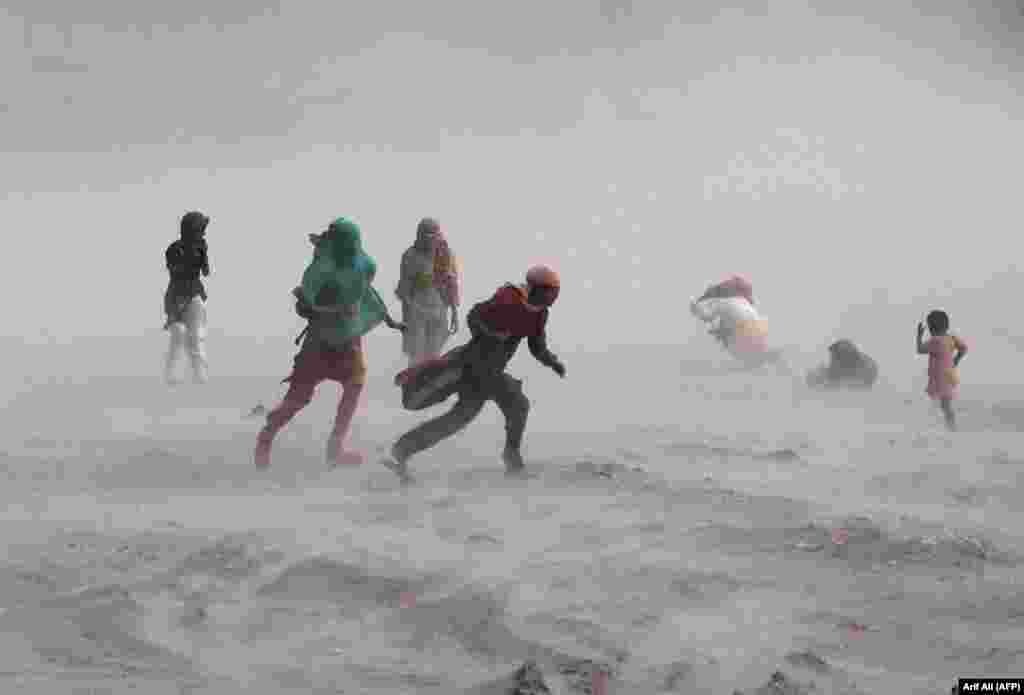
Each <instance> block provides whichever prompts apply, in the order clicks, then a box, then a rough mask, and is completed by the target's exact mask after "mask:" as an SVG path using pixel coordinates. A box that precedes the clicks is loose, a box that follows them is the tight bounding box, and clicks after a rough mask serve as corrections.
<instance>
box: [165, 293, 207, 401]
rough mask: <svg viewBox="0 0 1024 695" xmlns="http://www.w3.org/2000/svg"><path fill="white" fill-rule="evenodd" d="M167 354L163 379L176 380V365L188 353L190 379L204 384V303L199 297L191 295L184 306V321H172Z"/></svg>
mask: <svg viewBox="0 0 1024 695" xmlns="http://www.w3.org/2000/svg"><path fill="white" fill-rule="evenodd" d="M167 330H168V333H170V340H169V345H168V346H167V355H166V357H165V359H164V379H165V380H166V381H167V382H169V383H174V382H177V381H178V379H177V375H176V372H177V366H178V362H179V361H180V359H181V358H182V357H183V356H184V355H185V354H188V357H189V361H190V362H191V364H192V380H193V381H195V382H196V383H197V384H204V383H206V380H207V378H208V376H209V375H208V364H207V360H206V305H205V304H204V303H203V300H202V298H201V297H193V298H192V301H191V302H189V304H188V306H187V307H186V308H185V322H184V323H181V322H177V323H172V324H171V325H170V326H169V327H168V329H167Z"/></svg>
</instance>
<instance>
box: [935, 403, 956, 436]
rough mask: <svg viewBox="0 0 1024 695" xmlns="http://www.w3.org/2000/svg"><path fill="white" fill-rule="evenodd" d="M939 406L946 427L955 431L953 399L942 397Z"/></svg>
mask: <svg viewBox="0 0 1024 695" xmlns="http://www.w3.org/2000/svg"><path fill="white" fill-rule="evenodd" d="M939 407H941V408H942V415H943V417H944V418H945V419H946V429H948V430H949V431H950V432H956V415H955V414H954V413H953V400H952V399H950V398H943V399H942V400H941V401H939Z"/></svg>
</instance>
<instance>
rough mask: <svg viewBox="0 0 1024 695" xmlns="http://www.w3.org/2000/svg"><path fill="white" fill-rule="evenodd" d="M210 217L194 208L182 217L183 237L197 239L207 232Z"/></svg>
mask: <svg viewBox="0 0 1024 695" xmlns="http://www.w3.org/2000/svg"><path fill="white" fill-rule="evenodd" d="M208 224H210V218H209V217H207V216H206V215H204V214H203V213H201V212H198V211H196V210H192V211H191V212H186V213H185V215H184V216H183V217H182V218H181V238H182V239H188V240H195V239H198V238H199V237H201V236H203V235H204V234H205V233H206V226H207V225H208Z"/></svg>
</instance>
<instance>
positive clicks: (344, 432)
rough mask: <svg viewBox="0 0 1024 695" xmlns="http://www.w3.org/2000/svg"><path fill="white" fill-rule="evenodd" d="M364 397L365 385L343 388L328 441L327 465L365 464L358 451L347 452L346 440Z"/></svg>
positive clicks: (354, 384) (348, 385)
mask: <svg viewBox="0 0 1024 695" xmlns="http://www.w3.org/2000/svg"><path fill="white" fill-rule="evenodd" d="M362 395H363V384H362V383H352V382H349V383H348V384H345V385H344V386H343V387H342V393H341V401H340V402H339V403H338V412H337V415H336V416H335V419H334V429H333V430H332V431H331V436H330V438H329V439H328V440H327V465H329V466H337V465H342V464H348V465H358V464H360V463H362V462H363V455H362V454H360V453H359V452H358V451H346V450H345V440H346V439H347V438H348V434H349V431H350V430H351V429H352V418H353V417H354V416H355V414H356V410H357V409H358V408H359V401H360V398H361V397H362Z"/></svg>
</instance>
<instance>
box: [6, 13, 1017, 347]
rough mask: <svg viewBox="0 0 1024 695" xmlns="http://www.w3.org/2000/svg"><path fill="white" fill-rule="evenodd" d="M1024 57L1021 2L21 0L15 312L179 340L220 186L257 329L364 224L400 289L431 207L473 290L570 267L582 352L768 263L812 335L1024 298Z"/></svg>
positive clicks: (216, 281) (649, 325) (10, 126)
mask: <svg viewBox="0 0 1024 695" xmlns="http://www.w3.org/2000/svg"><path fill="white" fill-rule="evenodd" d="M680 7H683V8H684V9H680ZM765 8H770V9H765ZM1022 46H1024V13H1022V11H1021V6H1020V3H1015V2H1009V1H1008V2H1002V3H997V2H994V1H993V2H970V3H969V2H966V1H965V2H952V1H947V0H928V1H927V2H925V1H921V2H916V3H910V2H906V0H886V1H874V0H868V1H867V2H859V3H849V2H842V3H840V2H816V3H814V2H790V1H788V0H779V1H776V2H763V0H760V1H758V2H748V3H717V2H707V3H704V2H686V3H680V2H668V1H660V0H652V1H650V2H642V1H636V2H625V1H622V0H619V1H612V0H559V2H550V1H545V2H540V1H533V0H521V1H520V2H515V3H510V2H469V1H466V2H444V1H442V2H430V3H424V2H413V1H409V2H393V1H389V0H374V1H373V2H365V3H354V2H338V3H321V2H280V3H271V2H258V1H256V0H252V1H249V2H236V1H227V2H216V3H210V2H201V3H200V2H193V1H192V0H180V1H178V2H163V3H153V2H128V1H125V2H114V1H111V0H106V1H104V0H100V1H95V2H44V1H42V0H36V1H34V2H32V1H30V2H12V1H11V0H7V2H6V3H5V7H4V8H0V75H2V81H3V84H4V86H5V90H4V93H3V94H2V95H0V124H2V127H0V143H2V151H3V152H2V156H3V162H4V164H3V166H2V167H0V190H2V191H3V198H2V200H3V202H2V206H3V211H4V214H3V220H4V226H5V235H7V236H6V238H8V239H15V238H16V239H17V242H16V247H15V250H14V251H13V252H12V251H10V250H9V251H8V253H7V254H6V258H7V259H8V266H7V270H6V271H5V273H4V275H3V280H2V282H3V284H4V289H5V290H6V292H5V296H7V297H8V298H10V297H24V301H25V304H24V305H21V309H20V310H15V311H14V313H13V317H9V320H8V321H6V322H5V324H4V325H5V331H6V333H7V335H10V336H25V337H26V338H27V339H29V340H33V339H35V337H36V336H37V335H39V333H40V331H41V330H43V329H44V328H45V330H46V331H47V332H48V333H49V334H50V335H61V336H65V337H72V336H75V335H141V334H145V333H147V332H150V331H152V330H153V327H154V326H157V330H158V327H159V322H160V321H161V315H160V306H161V294H162V291H163V286H164V283H165V274H164V271H163V268H162V253H163V248H164V247H165V246H166V244H167V243H169V242H170V241H171V240H172V239H173V238H174V237H175V235H176V225H177V220H178V218H179V217H180V215H181V214H182V213H183V212H185V211H186V210H187V209H191V208H199V209H202V210H204V211H205V212H207V213H208V214H210V216H211V217H212V218H213V224H212V226H211V229H210V244H211V255H212V259H213V265H214V272H215V275H214V278H213V279H212V280H211V282H210V292H211V303H210V313H211V322H213V323H214V324H216V325H217V326H218V327H219V329H220V330H223V331H225V332H227V333H230V334H232V335H241V336H250V335H251V336H260V335H266V334H280V333H284V332H288V331H290V330H292V328H293V327H294V324H295V320H294V317H293V316H292V315H291V314H290V304H289V301H288V296H287V295H288V291H289V289H290V288H291V287H292V286H293V285H294V283H295V281H296V280H297V278H298V277H299V276H300V274H301V272H302V269H303V265H304V263H305V261H306V260H307V259H308V257H309V249H308V246H307V244H306V241H305V238H306V233H307V232H309V231H314V230H317V229H320V228H321V227H322V226H323V225H324V224H326V222H327V221H329V220H330V219H331V218H333V217H335V216H338V215H348V216H351V217H353V218H354V219H356V220H357V221H358V222H360V223H361V224H362V225H363V228H364V233H365V236H366V243H367V247H368V249H369V250H370V252H371V253H372V254H373V255H375V256H376V257H377V259H378V261H379V262H380V266H381V275H380V285H381V289H382V290H384V291H385V292H387V293H390V291H391V289H392V287H393V284H394V282H395V280H396V266H397V261H398V255H399V254H400V253H401V251H402V249H403V248H404V247H405V246H406V245H407V244H408V243H409V241H410V240H411V237H412V233H413V228H414V226H415V223H416V221H417V220H418V219H419V217H421V216H424V215H435V216H438V217H440V218H441V219H442V221H443V223H444V224H445V226H446V228H447V230H448V233H449V235H450V237H451V240H452V243H453V245H454V246H455V248H456V251H457V252H459V254H460V255H461V256H462V257H463V261H464V265H465V269H466V284H467V287H466V292H467V295H468V297H469V299H471V300H472V299H476V298H479V297H480V296H481V295H483V294H485V293H488V292H490V291H492V290H493V288H494V286H496V284H497V283H500V282H502V281H504V280H507V279H511V280H514V279H517V278H518V276H519V275H520V274H521V272H522V271H523V269H524V267H525V266H526V265H527V264H528V263H530V262H533V261H535V260H548V259H550V260H552V261H553V262H556V263H558V265H559V267H560V268H561V269H562V270H563V274H564V276H565V282H566V291H565V293H564V297H563V300H562V302H561V303H560V307H559V311H560V316H559V320H558V324H559V326H560V328H559V330H560V331H561V332H562V335H563V337H565V338H566V339H569V340H571V341H572V342H573V343H575V344H578V345H583V344H595V343H597V342H600V341H610V342H620V341H622V342H647V341H650V342H658V343H671V342H673V341H676V340H678V339H679V336H681V335H689V334H691V333H692V332H693V330H694V329H693V327H692V326H691V325H690V324H691V323H692V322H691V321H690V320H689V317H688V316H687V315H686V314H685V308H684V300H685V299H687V298H688V297H689V296H692V295H693V294H695V293H697V292H699V291H700V290H701V289H702V287H703V286H704V285H706V284H707V283H708V282H710V281H713V280H715V279H716V278H717V277H718V276H720V275H722V274H724V273H729V272H736V271H740V272H744V273H747V274H749V275H750V276H751V277H752V278H753V280H754V283H755V288H756V290H757V292H758V294H759V296H760V297H761V298H762V300H763V305H764V307H765V311H766V312H767V313H768V314H769V315H770V317H771V318H772V320H773V321H774V322H775V323H776V325H778V326H780V327H783V326H785V327H787V330H791V331H792V332H793V335H798V334H799V335H800V336H801V339H807V340H814V341H818V340H827V339H828V338H829V337H830V336H831V335H832V334H833V333H835V332H836V331H842V330H846V329H847V328H848V327H849V326H853V325H857V326H861V325H862V322H859V321H861V319H856V320H855V319H854V318H851V317H853V316H855V314H856V311H858V307H859V308H860V309H859V310H860V311H861V312H862V314H861V315H863V312H869V313H872V314H873V315H876V316H877V315H878V313H879V312H888V313H887V314H886V317H885V318H886V321H888V320H891V321H892V322H893V325H900V322H903V323H904V324H905V323H907V322H909V324H910V325H909V327H906V328H904V329H903V330H906V331H912V329H913V323H914V322H916V321H917V320H918V319H919V318H920V313H921V311H923V310H926V309H927V308H930V305H929V302H934V301H941V302H944V303H945V305H946V306H948V307H951V308H952V309H955V310H958V311H960V312H961V314H960V316H961V321H965V320H966V319H967V318H968V317H967V316H965V315H964V312H968V311H969V310H970V308H971V306H972V302H977V301H978V299H977V298H978V297H979V296H984V295H979V294H978V293H979V292H986V291H997V290H998V288H1003V289H1004V290H1006V291H1012V292H1016V293H1017V294H1018V295H1019V292H1020V287H1019V284H1015V282H1016V281H1015V280H1014V279H1013V276H1012V275H1008V274H1007V272H1008V271H1009V270H1012V268H1013V267H1014V264H1015V263H1017V259H1018V258H1019V256H1020V253H1021V250H1022V243H1021V241H1020V213H1019V209H1020V202H1019V199H1020V195H1019V193H1017V191H1016V188H1017V187H1018V186H1019V180H1020V177H1019V162H1020V161H1021V157H1022V155H1024V121H1022V117H1024V97H1022V94H1024V90H1022V89H1021V84H1022V77H1024V56H1022ZM993 283H996V284H993ZM809 288H810V291H809ZM1011 288H1012V289H1011ZM111 298H116V299H115V300H113V301H111ZM100 306H102V307H116V309H114V308H104V309H103V310H95V308H96V307H100ZM90 307H92V309H90ZM866 307H870V308H866ZM851 312H852V313H851ZM844 317H846V318H844ZM655 318H657V320H656V321H655V320H651V319H655ZM954 321H956V317H954ZM979 321H980V319H979ZM984 321H989V322H990V323H991V322H993V321H995V322H996V323H998V321H999V319H998V317H995V318H993V315H992V314H991V313H990V314H989V315H987V316H986V317H985V319H984ZM902 337H903V336H902V334H901V339H902Z"/></svg>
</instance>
